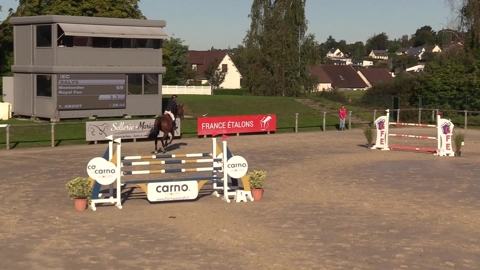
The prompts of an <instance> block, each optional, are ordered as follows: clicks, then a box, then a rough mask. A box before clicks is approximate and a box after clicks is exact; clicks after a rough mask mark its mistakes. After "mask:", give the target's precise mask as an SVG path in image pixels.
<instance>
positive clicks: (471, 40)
mask: <svg viewBox="0 0 480 270" xmlns="http://www.w3.org/2000/svg"><path fill="white" fill-rule="evenodd" d="M445 2H446V3H448V4H449V5H450V9H451V11H452V12H454V13H455V14H458V17H457V18H456V19H457V22H456V25H455V26H454V28H456V29H455V30H456V32H458V33H460V34H459V35H456V37H457V38H459V39H460V42H462V43H463V44H464V48H465V50H466V51H469V52H471V53H475V54H480V53H479V51H480V0H445ZM452 33H453V34H454V35H455V34H456V33H455V32H452Z"/></svg>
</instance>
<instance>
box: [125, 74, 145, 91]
mask: <svg viewBox="0 0 480 270" xmlns="http://www.w3.org/2000/svg"><path fill="white" fill-rule="evenodd" d="M142 86H143V84H142V74H128V94H129V95H141V94H142V93H143V91H142Z"/></svg>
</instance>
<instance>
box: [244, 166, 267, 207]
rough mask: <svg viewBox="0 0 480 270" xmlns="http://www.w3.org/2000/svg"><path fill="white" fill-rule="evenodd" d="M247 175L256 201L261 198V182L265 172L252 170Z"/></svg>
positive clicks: (265, 174) (262, 182) (263, 179)
mask: <svg viewBox="0 0 480 270" xmlns="http://www.w3.org/2000/svg"><path fill="white" fill-rule="evenodd" d="M247 175H248V181H249V183H250V188H251V189H252V197H253V199H254V200H256V201H259V200H261V199H262V197H263V184H264V182H265V177H267V172H266V171H257V170H254V171H253V172H249V173H248V174H247Z"/></svg>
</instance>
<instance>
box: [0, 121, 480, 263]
mask: <svg viewBox="0 0 480 270" xmlns="http://www.w3.org/2000/svg"><path fill="white" fill-rule="evenodd" d="M403 130H405V132H404V133H407V132H408V131H410V132H411V133H415V132H416V133H418V134H422V133H421V132H420V131H419V130H418V129H406V128H402V131H403ZM431 131H434V130H431ZM423 134H425V132H423ZM426 135H429V133H428V132H427V133H426ZM393 140H397V142H401V141H407V139H399V138H393V139H392V141H393ZM466 140H467V141H466V145H465V149H464V151H463V154H462V157H461V158H453V157H435V156H433V155H430V154H425V153H412V152H401V151H379V150H378V151H377V150H369V149H366V148H364V147H362V146H359V145H362V144H364V142H365V139H364V137H363V134H362V132H361V131H360V130H354V131H344V132H339V131H328V132H310V133H298V134H281V135H280V134H276V135H261V136H241V137H231V138H230V139H229V147H230V148H231V150H232V151H233V152H234V154H238V155H243V156H244V157H245V158H246V159H247V160H248V161H249V163H250V165H251V169H265V170H267V171H268V176H267V182H266V187H265V189H266V191H265V197H264V199H263V200H261V201H256V202H249V203H238V204H237V203H230V204H227V203H225V202H223V201H222V200H221V199H219V198H216V197H213V196H204V197H202V198H200V199H199V200H198V201H196V202H181V203H164V204H150V203H149V202H148V201H146V200H145V196H141V194H138V195H137V196H135V198H134V199H130V200H127V201H126V202H125V203H124V207H123V209H122V210H119V209H117V208H115V207H113V206H103V207H102V206H99V208H98V210H97V211H96V212H93V211H90V210H88V211H85V212H76V211H75V210H74V206H73V201H71V200H70V199H69V198H68V197H67V193H66V190H65V184H66V183H67V181H68V180H70V179H72V178H74V177H76V176H86V172H85V166H86V164H87V162H88V161H89V160H90V159H91V158H92V157H95V156H101V155H102V154H103V152H104V149H105V145H91V146H70V147H67V146H65V147H59V148H55V149H51V148H38V149H26V150H20V149H19V150H11V151H1V152H0V160H1V161H2V162H1V163H0V171H1V172H2V173H1V180H0V181H2V187H3V188H2V189H0V198H2V200H1V202H2V203H1V206H2V207H1V208H0V224H1V225H0V250H1V252H0V265H1V267H0V268H1V269H3V270H7V269H12V270H13V269H14V270H22V269H35V270H42V269H49V270H56V269H68V270H77V269H78V270H80V269H105V270H107V269H115V270H120V269H168V270H172V269H190V270H191V269H239V270H240V269H262V270H263V269H276V270H278V269H289V270H291V269H295V270H297V269H480V240H479V235H480V210H479V209H480V184H479V181H478V171H479V169H478V164H479V161H480V154H478V153H480V151H479V150H480V145H479V142H480V133H479V132H475V131H468V133H467V135H466ZM177 142H178V141H177ZM181 142H182V143H183V145H181V146H180V148H179V149H175V150H174V151H172V152H173V153H192V152H205V151H207V152H208V151H209V150H210V148H211V145H210V143H211V141H210V139H184V140H181ZM408 142H409V143H410V144H413V145H418V146H427V147H428V146H430V145H429V144H428V143H427V142H426V141H422V140H415V139H411V140H408ZM152 145H153V143H152V142H142V143H126V144H125V145H124V148H123V150H124V154H125V155H134V154H147V153H149V152H150V151H151V148H152ZM137 193H138V192H137Z"/></svg>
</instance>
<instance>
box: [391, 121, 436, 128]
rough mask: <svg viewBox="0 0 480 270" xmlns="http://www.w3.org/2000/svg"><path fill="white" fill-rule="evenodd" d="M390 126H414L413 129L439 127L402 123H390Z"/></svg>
mask: <svg viewBox="0 0 480 270" xmlns="http://www.w3.org/2000/svg"><path fill="white" fill-rule="evenodd" d="M390 125H397V126H413V127H433V128H434V127H437V125H430V124H416V123H402V122H395V123H390Z"/></svg>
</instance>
